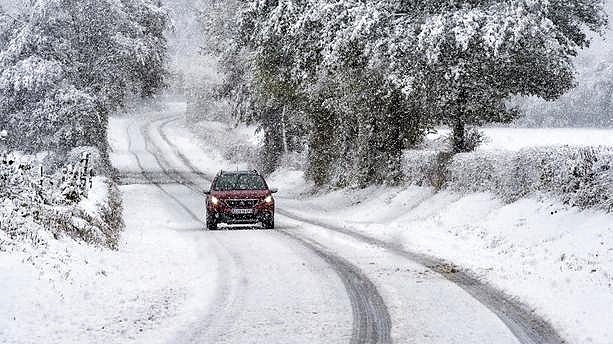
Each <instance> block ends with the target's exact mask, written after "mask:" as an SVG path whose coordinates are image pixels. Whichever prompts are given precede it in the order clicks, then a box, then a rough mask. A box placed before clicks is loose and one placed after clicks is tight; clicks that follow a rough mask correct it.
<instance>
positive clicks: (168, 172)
mask: <svg viewBox="0 0 613 344" xmlns="http://www.w3.org/2000/svg"><path fill="white" fill-rule="evenodd" d="M171 121H172V119H170V120H168V119H165V120H157V121H151V122H148V123H146V124H145V125H144V126H141V127H140V130H139V134H140V135H141V138H142V140H143V148H144V151H146V152H147V154H148V155H149V156H150V157H151V158H153V160H154V161H155V164H156V165H157V167H159V169H160V170H159V171H157V170H153V171H152V170H150V169H148V168H147V166H145V164H143V163H142V161H141V160H142V157H140V156H138V154H137V153H136V152H134V149H133V148H132V141H133V139H132V138H131V135H133V133H132V132H131V131H130V129H128V136H129V141H130V150H131V151H132V153H133V155H134V157H135V159H136V161H137V163H138V166H139V168H140V169H141V173H140V177H142V178H144V179H145V180H146V182H148V183H151V184H152V185H155V186H156V187H158V188H160V189H161V190H162V191H164V192H165V193H166V194H167V195H168V196H169V198H170V199H172V200H173V201H174V202H175V203H177V204H178V205H179V206H180V207H181V208H183V209H184V210H185V211H186V213H188V214H189V215H190V216H191V217H192V218H194V219H195V220H197V221H199V222H200V221H201V220H200V218H199V216H198V214H196V213H195V212H194V211H193V210H192V207H191V206H190V205H189V204H185V202H184V201H183V200H181V199H179V198H178V197H177V196H175V195H174V194H173V193H172V192H169V191H168V189H167V188H166V187H164V185H165V184H167V183H175V184H179V185H182V186H184V187H186V188H189V189H190V190H191V191H192V192H194V193H198V194H200V191H199V187H198V184H197V183H195V182H194V180H193V177H194V176H189V175H188V174H189V173H186V172H178V171H176V170H175V169H173V168H172V164H171V163H169V162H168V161H167V160H166V159H165V157H164V156H163V155H162V154H160V151H161V149H159V147H157V144H156V143H155V140H152V139H151V134H150V130H151V129H152V128H153V127H154V126H155V125H158V126H157V127H156V128H157V129H158V130H159V132H160V133H161V130H160V126H159V124H160V123H162V125H164V124H167V123H170V122H171ZM165 139H167V138H165ZM169 142H170V141H169ZM175 151H176V152H178V150H176V149H175ZM180 158H182V159H186V157H185V156H180ZM192 172H193V174H194V175H195V176H197V177H200V178H205V175H204V174H202V173H199V172H197V171H192ZM124 177H125V178H126V179H128V180H129V182H134V181H135V178H138V177H139V176H138V175H135V174H131V175H130V174H124ZM203 227H204V226H203ZM272 233H273V234H271V235H268V236H274V237H276V238H277V240H278V239H279V238H283V237H286V239H285V240H291V241H295V242H297V243H300V244H301V245H302V246H303V247H305V248H306V249H308V250H310V251H312V252H314V253H315V254H316V255H317V256H319V257H320V258H321V259H322V260H323V261H325V262H326V263H327V264H329V266H330V267H332V268H333V270H334V271H335V272H336V274H337V276H338V277H339V278H340V280H341V281H342V284H343V285H344V288H345V291H346V294H347V296H348V298H349V301H350V304H351V309H352V323H353V325H352V331H351V336H350V339H349V342H350V343H391V336H390V329H391V321H390V316H389V313H388V311H387V308H386V306H385V303H384V302H383V298H382V297H381V296H380V295H379V294H378V291H377V288H376V287H375V285H374V284H373V283H372V282H371V281H370V280H368V278H367V277H366V276H364V275H363V274H362V273H361V272H360V270H359V269H358V268H357V267H356V266H353V265H352V264H351V263H349V262H347V261H345V260H343V259H342V258H340V257H336V256H335V255H333V254H331V253H330V252H327V251H326V250H324V249H323V248H321V247H318V245H316V244H314V243H311V242H308V241H307V240H305V239H304V238H300V237H298V236H296V235H294V234H291V233H284V235H283V236H280V235H279V234H278V233H276V232H272ZM216 234H217V233H216ZM226 250H229V251H231V250H230V249H229V248H228V247H227V245H226ZM232 255H233V256H234V261H239V260H241V256H240V254H239V253H237V252H236V251H233V253H232ZM235 277H236V278H238V279H240V276H235ZM235 295H236V293H235ZM226 298H227V297H226ZM222 303H224V305H225V306H223V307H218V308H222V309H224V312H225V314H226V315H225V316H219V315H218V317H222V318H223V317H225V318H228V319H229V321H231V319H233V318H235V317H236V314H234V313H236V312H238V311H239V309H240V307H243V306H244V302H238V303H237V302H234V304H232V305H231V304H230V302H228V301H227V300H226V301H224V302H222ZM228 314H230V315H228ZM232 314H233V315H232ZM227 325H228V324H225V325H224V324H215V323H214V322H213V321H211V320H210V319H209V320H208V321H200V322H199V325H197V326H194V328H196V329H197V331H191V333H183V334H181V335H180V337H181V339H180V340H179V341H180V342H184V341H185V342H194V341H198V340H201V339H203V338H211V336H210V332H211V331H209V329H210V328H215V327H220V326H227ZM220 335H221V334H220ZM186 338H191V339H189V340H186ZM215 338H216V340H218V341H219V336H217V337H215Z"/></svg>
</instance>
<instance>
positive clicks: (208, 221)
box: [206, 219, 217, 231]
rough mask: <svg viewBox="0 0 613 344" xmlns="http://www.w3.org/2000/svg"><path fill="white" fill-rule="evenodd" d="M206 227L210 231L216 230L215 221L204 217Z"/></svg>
mask: <svg viewBox="0 0 613 344" xmlns="http://www.w3.org/2000/svg"><path fill="white" fill-rule="evenodd" d="M206 229H208V230H210V231H215V230H217V222H216V221H215V220H213V219H206Z"/></svg>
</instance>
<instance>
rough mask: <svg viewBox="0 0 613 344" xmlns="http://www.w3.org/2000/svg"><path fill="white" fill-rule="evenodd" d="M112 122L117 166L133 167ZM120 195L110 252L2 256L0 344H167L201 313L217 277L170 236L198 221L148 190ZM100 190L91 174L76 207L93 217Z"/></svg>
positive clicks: (62, 245) (202, 257) (127, 189)
mask: <svg viewBox="0 0 613 344" xmlns="http://www.w3.org/2000/svg"><path fill="white" fill-rule="evenodd" d="M112 123H113V126H114V129H119V131H118V132H117V131H112V132H113V135H114V136H115V137H114V139H113V138H112V139H111V140H110V141H111V144H112V145H113V149H114V151H115V154H113V157H114V158H118V159H117V160H115V161H114V163H117V164H118V165H121V163H122V161H127V162H128V163H126V164H125V167H126V168H131V169H134V166H133V162H130V160H129V159H128V156H129V155H128V154H126V153H124V152H123V150H125V149H126V145H125V137H124V136H123V135H121V134H120V133H122V132H125V127H126V126H127V124H128V121H127V120H120V121H119V122H115V121H112ZM120 191H121V194H122V197H123V200H124V215H125V216H124V218H125V221H126V230H125V232H124V233H122V238H121V242H120V245H119V249H118V250H117V251H113V250H109V249H106V248H99V247H95V246H90V245H86V244H83V243H77V242H75V241H73V240H72V239H68V238H64V239H61V240H54V239H53V238H51V237H49V238H46V239H47V240H46V241H47V244H46V245H41V246H40V247H35V248H32V247H26V246H23V247H21V249H20V248H15V249H14V250H12V251H10V252H0V276H2V278H0V290H1V291H2V292H1V293H0V342H2V343H118V342H122V343H125V342H139V343H164V342H168V341H169V339H171V338H174V336H175V335H176V332H177V331H178V330H179V329H180V328H182V327H185V326H188V324H191V323H192V322H193V321H194V320H195V319H197V318H199V317H200V316H201V314H203V313H204V312H206V311H207V310H208V306H209V303H210V302H212V298H213V296H212V295H214V294H215V292H216V287H217V280H218V277H219V269H218V261H217V257H216V255H215V250H214V249H213V248H212V247H211V243H210V242H207V241H202V240H197V238H195V237H192V236H190V235H189V234H187V235H177V231H186V230H188V229H189V228H197V229H198V231H200V230H201V227H202V226H201V224H200V223H199V222H198V223H196V222H194V221H193V220H190V219H189V217H188V216H186V215H185V214H184V210H183V209H182V208H180V207H179V206H178V205H176V206H175V207H173V206H172V203H170V205H169V202H168V196H167V195H166V194H164V193H162V191H161V190H159V189H158V188H156V187H154V186H151V185H132V186H122V187H121V188H120ZM105 192H106V188H105V185H104V181H103V180H102V179H101V178H96V179H95V180H94V187H93V188H92V190H90V197H89V198H88V199H86V200H83V201H82V202H81V203H80V207H81V208H82V209H84V210H85V211H86V212H88V213H90V214H92V213H93V212H94V211H95V209H96V208H97V204H98V203H100V202H101V200H102V199H103V198H104V197H105V195H104V193H105ZM186 192H189V191H186ZM188 232H189V231H188ZM44 233H46V232H44V231H43V233H42V234H44ZM3 235H4V232H2V231H0V240H3V238H2V236H3ZM4 239H6V238H4ZM202 261H206V262H207V264H202V263H201V262H202Z"/></svg>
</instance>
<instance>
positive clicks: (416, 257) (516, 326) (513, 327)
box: [158, 118, 566, 344]
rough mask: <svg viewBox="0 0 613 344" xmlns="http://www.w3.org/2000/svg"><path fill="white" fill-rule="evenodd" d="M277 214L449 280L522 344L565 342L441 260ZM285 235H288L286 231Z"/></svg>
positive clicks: (192, 168) (516, 304)
mask: <svg viewBox="0 0 613 344" xmlns="http://www.w3.org/2000/svg"><path fill="white" fill-rule="evenodd" d="M177 120H179V118H174V119H172V120H170V121H168V122H166V123H164V125H163V126H160V127H159V128H158V131H159V132H160V136H161V137H162V139H164V140H165V141H166V143H167V144H168V145H169V146H171V147H173V150H175V151H178V149H177V147H176V146H175V145H174V144H172V142H170V140H169V139H168V137H167V136H166V135H165V134H164V133H163V128H164V127H165V126H167V125H168V124H170V123H172V122H174V121H177ZM177 156H178V157H179V159H181V161H182V162H183V164H184V165H185V166H186V167H188V169H190V171H191V172H192V173H193V174H196V175H200V174H202V172H201V171H199V170H198V169H197V168H196V167H195V166H194V165H193V164H192V163H191V161H189V159H187V157H185V156H184V155H183V154H181V155H177ZM277 213H279V214H281V215H283V216H285V217H288V218H290V219H293V220H296V221H299V222H303V223H308V224H311V225H314V226H317V227H320V228H323V229H326V230H331V231H334V232H337V233H341V234H344V235H347V236H349V237H352V238H354V239H357V240H359V241H362V242H365V243H368V244H371V245H375V246H378V247H381V248H384V249H386V250H389V251H390V252H393V253H395V254H397V255H399V256H402V257H404V258H406V259H408V260H411V261H413V262H416V263H418V264H421V265H423V266H425V267H427V268H429V269H431V270H432V271H434V272H436V273H437V274H439V275H440V276H442V277H444V278H445V279H447V280H448V281H450V282H452V283H454V284H455V285H457V286H459V287H460V288H462V289H463V290H464V291H466V292H467V293H468V294H469V295H471V296H472V297H473V298H474V299H476V300H477V301H478V302H479V303H481V304H482V305H484V306H485V307H487V308H488V309H489V310H490V311H492V312H493V313H494V314H496V316H497V317H498V318H499V319H500V320H501V321H502V322H503V323H504V324H505V325H506V326H507V327H508V328H509V330H510V331H511V332H512V333H513V335H515V337H516V338H517V339H518V340H519V341H520V342H521V343H522V344H541V343H547V344H564V343H566V341H565V340H564V339H563V338H562V337H561V336H560V335H559V333H558V332H557V331H556V330H555V329H554V328H553V326H552V325H551V324H550V323H549V322H547V321H546V320H544V319H542V318H541V317H539V316H538V315H536V314H535V313H534V311H533V310H532V309H530V307H528V306H527V305H524V304H522V303H520V302H518V301H516V300H514V299H513V297H511V296H509V295H506V294H505V293H503V292H502V291H500V290H498V289H496V288H494V287H492V286H491V285H489V284H487V283H484V282H482V281H481V280H479V279H478V278H477V277H475V276H473V275H471V274H470V273H468V272H465V271H456V269H447V267H448V266H449V264H448V262H446V261H444V260H442V259H438V258H435V257H431V256H427V255H423V254H419V253H416V252H411V251H409V250H406V249H405V248H403V247H401V246H400V245H398V244H395V243H390V242H386V241H384V240H380V239H376V238H372V237H369V236H367V235H364V234H360V233H358V232H355V231H351V230H350V229H347V228H345V227H339V226H332V225H330V224H327V223H324V222H321V221H316V220H313V219H307V218H304V217H301V216H299V215H296V214H293V213H291V212H288V211H286V210H283V209H277ZM286 234H289V235H291V234H290V233H287V232H286Z"/></svg>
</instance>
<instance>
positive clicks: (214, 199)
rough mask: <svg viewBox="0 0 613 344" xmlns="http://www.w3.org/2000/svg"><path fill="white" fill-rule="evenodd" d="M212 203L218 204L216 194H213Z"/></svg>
mask: <svg viewBox="0 0 613 344" xmlns="http://www.w3.org/2000/svg"><path fill="white" fill-rule="evenodd" d="M211 203H213V205H218V204H219V199H218V198H217V197H215V196H211Z"/></svg>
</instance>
